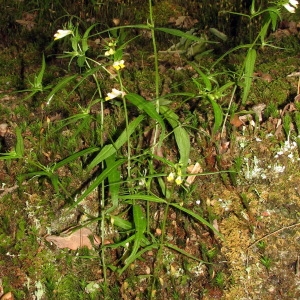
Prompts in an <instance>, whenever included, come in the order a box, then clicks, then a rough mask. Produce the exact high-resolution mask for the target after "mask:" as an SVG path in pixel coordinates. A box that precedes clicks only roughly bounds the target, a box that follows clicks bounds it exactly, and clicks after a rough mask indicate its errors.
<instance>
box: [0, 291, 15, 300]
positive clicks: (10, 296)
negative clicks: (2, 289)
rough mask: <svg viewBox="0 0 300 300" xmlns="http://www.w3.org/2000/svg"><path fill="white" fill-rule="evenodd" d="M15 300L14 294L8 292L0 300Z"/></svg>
mask: <svg viewBox="0 0 300 300" xmlns="http://www.w3.org/2000/svg"><path fill="white" fill-rule="evenodd" d="M14 299H15V298H14V295H13V293H12V292H8V293H6V294H4V295H3V296H2V297H1V298H0V300H14Z"/></svg>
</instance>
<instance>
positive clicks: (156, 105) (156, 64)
mask: <svg viewBox="0 0 300 300" xmlns="http://www.w3.org/2000/svg"><path fill="white" fill-rule="evenodd" d="M149 18H150V23H149V24H148V25H149V27H150V30H151V38H152V44H153V54H154V68H155V98H156V102H155V107H156V111H157V112H158V113H159V84H160V76H159V71H158V55H157V46H156V39H155V30H154V19H153V10H152V1H151V0H149ZM158 134H159V130H158V124H157V123H156V125H155V132H154V139H153V147H152V152H154V150H155V145H156V141H157V138H158Z"/></svg>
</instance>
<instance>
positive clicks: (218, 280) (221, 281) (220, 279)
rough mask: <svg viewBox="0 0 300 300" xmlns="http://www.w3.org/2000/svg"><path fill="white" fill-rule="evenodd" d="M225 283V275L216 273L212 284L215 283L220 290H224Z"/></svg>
mask: <svg viewBox="0 0 300 300" xmlns="http://www.w3.org/2000/svg"><path fill="white" fill-rule="evenodd" d="M225 281H226V277H225V274H224V273H223V272H217V274H216V276H215V278H214V282H215V284H216V286H217V287H219V288H220V289H222V288H224V286H225Z"/></svg>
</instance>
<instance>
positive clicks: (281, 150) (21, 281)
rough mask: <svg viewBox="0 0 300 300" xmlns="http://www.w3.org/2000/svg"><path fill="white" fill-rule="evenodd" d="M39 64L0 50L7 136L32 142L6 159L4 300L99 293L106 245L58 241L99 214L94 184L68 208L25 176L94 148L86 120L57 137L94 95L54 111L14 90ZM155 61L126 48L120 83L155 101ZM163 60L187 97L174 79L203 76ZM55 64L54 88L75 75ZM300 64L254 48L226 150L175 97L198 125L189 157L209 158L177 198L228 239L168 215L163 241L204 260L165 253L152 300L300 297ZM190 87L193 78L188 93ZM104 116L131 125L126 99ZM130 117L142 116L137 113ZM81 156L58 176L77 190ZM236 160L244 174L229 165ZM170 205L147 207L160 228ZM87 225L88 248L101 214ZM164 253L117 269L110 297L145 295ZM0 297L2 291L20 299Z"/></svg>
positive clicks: (1, 210)
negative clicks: (73, 132)
mask: <svg viewBox="0 0 300 300" xmlns="http://www.w3.org/2000/svg"><path fill="white" fill-rule="evenodd" d="M287 48H288V46H287ZM134 51H135V52H134ZM133 53H134V55H133ZM132 57H134V58H132ZM41 59H42V58H41V55H40V53H39V52H38V51H37V50H36V49H35V48H34V45H33V46H30V45H28V46H27V48H26V49H24V52H22V53H21V54H20V52H19V50H18V49H17V48H15V47H13V46H12V47H3V48H1V49H0V66H1V68H0V123H7V124H8V125H9V127H10V129H9V130H10V131H11V132H12V133H15V129H16V128H17V127H18V128H20V129H21V134H22V138H23V141H24V157H23V158H18V159H10V160H4V159H1V157H0V184H1V186H0V294H1V295H8V296H7V297H9V293H12V294H13V296H14V299H103V290H102V285H101V284H102V283H103V281H104V275H103V266H101V267H100V265H99V261H100V260H99V247H100V246H99V242H96V241H94V243H93V246H91V247H90V244H89V242H86V244H85V246H86V247H79V249H77V247H76V245H75V246H74V247H75V248H74V249H72V245H71V243H70V241H69V240H66V239H63V240H59V238H61V237H66V236H67V237H70V235H69V234H66V232H65V230H70V228H73V227H74V226H76V225H78V224H79V223H80V222H82V217H86V215H88V216H93V217H94V218H97V217H98V216H99V211H98V209H99V207H98V204H99V203H98V202H99V200H98V198H97V195H96V192H95V193H91V194H90V195H89V196H88V198H87V199H84V201H82V202H81V205H80V207H76V209H74V210H71V212H70V211H69V210H68V209H66V207H68V204H69V203H68V201H67V200H66V199H65V198H64V196H63V194H61V193H57V191H56V190H55V189H54V188H53V186H52V184H51V181H47V180H43V179H42V178H41V177H42V176H31V177H26V176H25V177H23V178H22V180H20V177H19V176H20V175H22V174H28V173H30V172H37V171H45V172H46V171H47V170H46V167H45V166H49V165H51V164H52V163H53V162H59V161H60V160H62V159H63V158H65V157H67V156H68V155H70V154H72V153H74V152H76V151H80V150H82V149H84V148H87V147H89V146H90V145H91V144H92V142H91V140H92V137H91V136H88V135H89V133H88V131H89V129H90V128H91V127H89V128H87V129H84V132H83V133H82V134H79V136H78V137H77V138H76V139H74V140H73V139H71V138H70V139H69V137H68V134H69V132H68V127H65V128H64V129H63V130H62V131H60V132H61V133H60V134H57V132H58V131H57V130H58V128H59V127H60V125H59V124H60V123H59V122H60V121H61V120H63V119H64V118H66V117H69V116H70V115H71V114H75V113H78V105H77V104H80V105H81V106H84V105H85V104H86V103H87V97H89V95H88V92H86V90H85V89H83V90H81V91H79V92H78V93H77V94H75V95H73V96H72V97H71V98H70V99H68V100H64V98H63V97H65V96H66V95H65V94H62V95H61V99H59V100H55V101H54V100H53V104H51V105H50V107H47V106H46V104H45V101H44V99H45V94H42V95H38V96H37V97H33V98H29V99H25V100H24V98H25V95H28V93H15V92H16V91H17V90H21V89H24V88H28V79H30V78H31V80H33V78H32V74H37V73H38V72H39V70H40V68H41ZM231 59H232V60H233V61H234V60H235V59H238V58H236V57H232V58H231ZM152 60H153V58H152V56H151V55H147V54H145V53H141V51H139V50H138V49H137V48H136V49H131V55H130V59H128V60H127V61H128V62H127V63H128V65H127V66H126V68H127V69H128V70H129V71H127V72H128V73H124V77H126V76H127V75H128V76H127V78H125V79H124V82H125V83H127V86H131V87H134V88H136V90H137V91H138V93H139V94H141V95H142V96H143V97H145V98H146V99H150V98H151V97H153V93H152V92H151V91H153V89H154V86H153V85H151V84H149V80H148V79H149V78H151V76H153V73H152V70H153V69H152ZM159 61H160V72H161V76H162V79H163V80H162V81H163V82H164V86H163V88H165V90H166V91H165V93H167V92H169V93H171V92H175V93H176V92H178V91H179V90H178V83H180V82H185V81H186V80H187V79H188V78H191V77H193V76H194V75H195V72H194V73H193V71H191V67H190V65H189V64H188V63H186V61H185V59H184V58H182V57H180V56H178V55H177V54H168V55H165V56H164V57H163V56H162V57H160V60H159ZM232 63H233V64H234V62H232ZM47 68H48V69H47V71H46V73H45V81H46V82H47V84H51V83H52V82H55V80H57V79H58V78H59V77H60V76H61V77H62V76H64V74H66V72H67V68H66V66H65V64H64V65H63V64H62V62H61V60H55V59H53V58H51V59H49V60H47ZM297 71H299V55H297V53H295V52H293V53H292V55H291V53H290V52H288V51H282V50H278V49H271V48H270V49H264V50H261V51H259V54H258V62H257V64H256V67H255V74H254V76H255V80H254V82H253V85H252V89H251V93H250V95H249V100H248V102H247V104H246V105H245V106H244V107H240V108H239V111H238V113H237V114H236V115H235V116H234V117H233V116H231V117H232V118H231V119H230V120H228V125H227V130H228V132H230V133H228V134H227V139H226V140H225V141H222V143H221V145H222V147H223V149H222V151H221V152H220V153H218V155H217V154H216V153H215V152H216V149H215V147H214V142H215V141H213V142H212V141H211V140H210V138H209V137H208V136H209V130H208V129H207V127H206V128H205V127H204V126H203V124H202V121H203V120H207V119H209V118H207V116H206V115H205V114H206V111H205V109H203V108H201V105H200V104H199V105H198V104H195V100H192V101H191V102H185V103H184V104H183V105H179V104H180V99H179V98H178V96H176V100H175V101H174V103H173V106H174V107H177V110H176V111H177V113H178V115H179V116H180V118H181V119H185V122H186V124H187V125H190V126H191V127H193V128H196V130H193V133H192V135H191V140H192V151H191V156H190V161H191V165H195V164H196V162H198V163H199V164H200V168H201V172H203V176H197V177H196V179H195V181H194V182H193V183H192V188H191V189H190V190H189V192H188V193H184V192H181V191H178V192H176V193H175V194H174V199H175V200H174V201H176V202H177V203H181V200H182V203H184V204H183V205H184V206H185V207H187V208H188V209H190V210H192V211H193V212H194V213H196V214H199V215H201V216H202V217H203V218H204V219H206V220H207V221H208V222H209V223H210V224H213V226H214V228H215V229H216V230H218V231H219V232H220V233H221V234H222V237H220V236H218V235H216V234H215V233H213V232H212V231H211V230H209V229H208V228H207V227H205V226H203V224H200V223H199V222H198V221H197V220H195V219H193V218H191V216H187V215H185V214H184V213H183V212H181V211H178V210H175V209H174V210H173V209H170V210H169V212H168V223H167V231H166V238H167V241H168V242H169V243H172V244H173V245H176V247H178V248H181V249H183V250H184V251H185V253H189V254H191V255H192V256H193V257H198V258H199V261H195V260H193V259H191V258H189V257H187V256H186V255H184V254H182V253H178V251H174V249H171V248H168V247H165V248H163V251H164V253H163V260H162V261H161V264H162V265H163V268H162V269H161V272H160V274H156V276H157V278H158V281H159V284H157V287H156V288H155V289H154V290H155V292H156V296H155V297H156V298H155V299H207V300H209V299H230V300H233V299H239V300H246V299H247V300H248V299H249V300H250V299H252V300H255V299H257V300H258V299H265V300H271V299H295V300H296V299H299V298H300V231H299V225H300V222H299V216H300V186H299V182H300V169H299V165H300V156H299V149H300V148H299V147H300V138H299V130H300V128H299V126H300V122H298V121H297V117H296V116H297V113H298V111H299V109H300V106H299V105H298V104H297V101H299V99H298V100H297V99H296V100H294V99H295V97H296V96H297V95H298V94H299V91H298V79H299V77H297V76H295V77H294V76H291V77H288V75H289V74H292V73H293V72H297ZM130 73H131V74H130ZM26 82H27V83H26ZM86 89H88V88H87V87H86ZM188 89H189V85H187V86H186V87H185V88H184V89H183V92H187V91H188ZM85 93H87V95H86V94H85ZM296 98H297V97H296ZM105 113H106V116H107V123H108V124H114V126H116V127H117V126H118V124H121V123H122V122H123V115H122V111H121V109H120V107H119V106H118V105H109V106H108V107H107V108H106V110H105ZM130 113H132V114H136V112H135V111H134V110H133V112H130ZM209 114H210V116H211V115H212V113H211V112H209ZM287 115H288V116H289V117H286V116H287ZM243 116H244V117H245V116H246V117H245V118H244V119H243V118H242V117H243ZM287 120H288V121H289V122H290V123H289V124H288V125H287V124H286V122H288V121H287ZM208 123H209V122H208ZM78 124H80V122H78ZM228 128H230V129H228ZM109 134H110V132H107V135H109ZM143 134H144V132H142V133H140V135H142V136H143ZM172 147H173V148H172ZM164 153H166V155H167V156H168V159H169V160H172V159H173V160H174V163H175V162H176V156H177V150H176V145H175V144H174V145H167V146H165V149H164ZM31 161H35V162H37V161H39V162H40V164H37V163H35V164H30V162H31ZM80 164H81V163H80V161H78V162H77V161H75V162H72V164H70V165H68V166H64V167H63V168H61V169H58V170H56V174H57V175H58V176H59V178H61V179H62V181H63V182H64V184H65V186H66V187H67V190H68V191H71V192H72V191H73V192H74V191H76V190H77V189H78V187H80V186H82V183H85V181H86V176H87V173H86V171H85V170H82V169H81V170H79V169H80ZM44 167H45V168H44ZM232 167H234V168H235V169H234V170H235V171H238V172H237V173H234V174H233V173H230V172H229V173H228V172H227V171H229V170H232ZM78 170H79V171H78ZM220 171H224V173H220ZM37 175H38V174H37ZM39 175H40V174H39ZM181 197H184V198H183V199H181ZM164 209H165V208H164V207H162V206H160V205H159V204H158V203H151V206H150V210H152V211H155V212H156V213H155V214H153V215H152V217H153V223H155V222H156V221H157V219H158V218H160V215H163V213H164ZM83 211H84V213H83ZM157 223H158V222H157ZM152 226H153V227H152V232H153V235H155V236H156V237H159V234H160V233H159V230H158V227H157V224H152ZM88 228H89V230H90V231H87V233H85V232H84V230H83V229H82V231H81V232H80V234H81V235H80V237H79V238H80V240H81V242H82V240H83V239H84V238H87V235H90V233H91V232H92V233H93V234H96V233H98V232H97V230H98V229H97V228H98V227H97V222H93V223H92V225H91V226H89V227H88ZM114 232H115V231H114V228H113V226H109V227H108V232H107V235H108V239H109V240H114V239H115V236H114ZM49 236H50V237H51V238H49ZM58 240H59V241H60V242H61V243H66V244H64V245H62V244H60V242H57V241H58ZM80 245H81V246H82V244H80ZM87 247H90V249H87ZM123 254H124V253H123V252H121V251H120V250H119V248H118V249H114V248H110V249H108V250H107V256H108V257H109V260H111V261H112V263H111V264H113V261H114V260H116V261H120V262H122V261H121V260H120V257H122V255H123ZM155 255H156V250H155V249H154V250H151V251H147V252H145V253H144V255H143V259H138V260H136V261H135V262H134V264H132V267H130V268H128V269H127V270H126V271H125V272H124V273H122V275H120V276H117V275H116V272H114V271H113V270H112V269H110V270H108V271H107V274H106V276H107V279H106V280H107V281H108V282H109V291H107V290H106V291H105V290H104V292H106V295H107V296H106V298H107V299H150V298H149V290H150V289H149V287H150V286H151V282H152V275H153V274H154V271H155V270H154V269H155V262H154V261H155V259H154V257H155ZM152 292H153V290H152ZM3 297H4V296H2V298H1V297H0V299H13V298H3Z"/></svg>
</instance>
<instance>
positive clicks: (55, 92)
mask: <svg viewBox="0 0 300 300" xmlns="http://www.w3.org/2000/svg"><path fill="white" fill-rule="evenodd" d="M292 4H293V2H292V3H290V5H292ZM95 5H96V4H95ZM294 6H295V4H294ZM148 7H149V20H148V22H147V24H140V25H125V26H114V27H112V28H107V29H105V30H102V29H99V28H100V26H99V24H98V23H95V22H93V24H92V25H91V24H88V25H86V26H82V22H81V21H82V20H81V19H80V18H78V17H71V16H68V18H69V19H68V21H67V22H65V23H64V26H63V28H60V29H58V30H57V32H56V33H55V35H54V40H55V43H57V44H58V45H59V46H58V48H59V49H63V51H62V53H61V54H59V55H58V56H57V57H58V58H59V59H60V63H61V65H60V67H59V68H57V69H55V70H54V72H55V74H56V72H57V75H58V76H57V77H58V78H57V79H56V78H55V76H52V77H51V76H48V78H47V76H46V75H47V67H48V66H47V64H48V62H47V59H48V58H46V57H45V56H43V57H41V61H42V63H41V67H40V70H39V71H38V72H37V74H36V75H33V76H31V77H30V78H29V79H28V83H27V87H26V88H24V89H23V90H22V91H20V92H22V95H24V98H23V101H24V103H29V102H30V101H31V103H30V105H31V106H32V107H36V112H37V114H35V115H34V116H31V120H34V122H33V123H32V124H31V125H30V132H28V126H27V124H26V123H25V122H24V123H23V124H22V125H19V126H15V128H14V130H15V134H16V142H15V145H14V147H13V149H9V151H7V152H5V153H2V154H1V156H0V160H2V161H4V163H5V167H6V169H7V170H9V169H10V168H11V166H12V165H15V166H18V167H17V168H18V172H16V174H13V175H14V177H15V178H17V183H16V189H20V191H26V193H27V194H28V195H29V197H28V200H27V201H26V203H25V206H24V204H23V207H24V209H25V210H26V212H27V217H26V220H25V219H21V220H20V221H19V222H18V223H17V224H16V225H15V227H14V228H11V227H10V224H9V219H11V218H12V217H13V215H11V214H7V215H4V216H3V218H2V219H1V223H0V224H1V225H2V226H1V231H0V236H3V237H4V236H6V238H4V239H3V245H1V248H0V250H1V253H2V254H3V255H5V254H7V253H9V257H18V258H19V259H21V260H22V261H23V263H24V265H26V268H27V271H28V273H30V274H31V277H32V278H30V279H31V280H34V282H35V285H34V287H32V286H30V284H28V286H30V287H29V288H27V289H24V291H22V292H20V294H19V295H17V293H18V292H17V289H16V290H14V292H15V294H16V295H15V296H16V298H19V299H21V298H22V297H24V295H26V296H28V295H29V294H34V295H35V296H36V297H37V298H38V299H42V297H48V298H49V299H50V298H53V297H57V298H60V297H61V298H64V297H65V298H66V297H68V298H76V297H77V298H84V297H88V298H89V299H98V298H99V297H102V296H100V295H103V298H106V299H113V298H116V297H121V295H122V294H128V295H130V296H131V297H140V298H144V299H146V298H147V299H157V298H161V297H163V295H164V291H165V290H168V294H171V293H174V294H177V293H178V294H184V295H188V293H189V291H184V292H183V290H184V288H185V287H186V286H187V283H188V282H191V281H193V280H195V279H197V281H199V277H201V278H203V284H202V286H201V289H202V291H197V292H195V293H196V294H197V296H199V295H203V290H205V289H206V288H207V286H209V284H212V286H213V291H214V292H215V289H217V291H219V292H220V291H222V290H223V289H224V288H225V287H226V285H227V284H228V282H229V280H228V278H229V276H227V273H226V272H223V271H220V270H219V269H218V268H217V267H216V266H215V264H216V263H217V261H218V259H219V258H220V257H221V255H222V254H221V252H220V251H219V249H218V247H217V244H218V243H221V242H222V241H223V240H224V236H223V235H222V234H221V233H220V230H219V228H218V217H217V215H216V214H215V213H213V212H212V207H217V206H218V205H217V204H216V202H210V201H208V200H206V203H205V204H203V205H202V203H201V201H203V200H202V199H197V200H196V201H195V200H194V198H195V197H196V195H195V185H194V181H195V179H196V178H197V177H200V176H203V177H208V176H215V175H216V174H220V177H221V180H222V182H223V183H224V185H226V184H228V182H230V183H231V184H233V185H234V186H238V184H239V183H240V176H239V175H240V174H243V175H244V177H245V178H246V179H247V180H249V181H251V180H253V179H255V177H256V174H257V173H258V172H260V171H261V166H260V165H259V160H258V159H257V158H256V157H255V159H254V160H253V162H252V161H251V159H250V155H249V154H247V155H248V156H247V157H246V158H245V159H246V160H245V161H244V160H243V159H242V152H243V149H244V148H245V144H244V142H243V140H242V139H240V140H239V145H240V149H239V151H240V153H238V154H237V155H236V157H235V158H234V159H233V161H232V162H231V163H230V164H226V163H225V162H224V160H223V158H222V155H223V154H224V153H225V152H226V151H227V150H228V148H229V144H230V142H229V140H230V139H231V137H232V135H233V133H234V132H235V130H236V129H237V128H239V127H241V126H244V125H245V124H246V123H247V122H249V123H250V124H251V126H252V127H253V131H254V132H255V130H256V129H255V126H256V125H255V124H256V123H255V122H257V121H258V122H259V119H260V118H262V112H261V111H260V113H257V111H254V109H253V111H252V110H251V109H249V110H248V111H246V107H247V105H248V103H249V95H251V88H252V85H253V74H254V68H255V64H256V61H257V56H258V54H259V48H260V47H267V46H270V45H269V42H268V40H267V33H268V31H269V30H275V29H276V26H277V23H278V20H279V18H280V15H281V9H282V8H283V3H281V2H278V3H275V4H274V5H272V6H269V7H267V8H265V9H262V8H261V7H256V3H255V1H252V5H251V9H250V15H245V14H241V13H235V14H236V15H240V16H241V17H244V18H248V19H249V21H250V24H252V23H253V22H254V21H255V20H256V19H258V20H261V16H264V19H263V22H262V23H261V25H260V26H261V28H260V31H259V32H258V34H257V35H256V36H255V34H254V33H253V31H251V33H250V36H249V40H250V42H249V43H247V44H244V45H239V46H236V47H233V48H232V49H230V50H228V51H226V53H223V54H221V55H220V56H218V57H215V56H214V59H213V60H212V61H210V60H209V59H211V56H212V50H213V49H214V45H215V44H216V43H215V41H210V40H209V39H208V38H207V36H205V35H197V34H193V32H184V31H182V30H179V29H174V28H165V27H159V28H157V27H155V22H154V19H155V17H154V14H153V11H152V9H153V7H152V2H151V1H150V0H149V5H148ZM286 8H287V9H292V8H293V6H290V7H286ZM231 13H232V12H231ZM255 26H257V25H255ZM133 30H136V31H137V32H138V31H139V32H141V31H142V32H146V33H147V34H148V36H149V41H150V42H151V46H152V49H153V53H152V54H151V56H150V58H149V57H147V59H146V60H145V61H143V63H145V64H147V71H146V70H144V69H143V68H144V67H143V66H137V62H136V61H134V59H133V58H132V57H130V56H129V55H128V53H127V51H128V49H130V47H131V45H132V44H134V43H135V42H136V40H137V39H138V38H139V36H132V31H133ZM158 32H159V33H160V34H163V35H169V36H171V37H172V38H174V37H175V38H178V37H179V38H180V39H181V40H180V42H179V44H180V43H181V44H184V45H185V46H186V45H188V47H186V48H184V49H177V48H174V49H173V48H172V49H173V50H170V51H169V50H168V51H167V53H168V54H171V55H173V54H174V55H178V53H179V52H178V51H180V54H181V55H182V59H184V61H185V63H184V65H183V66H184V67H183V69H184V70H183V71H182V72H181V70H177V69H175V68H174V69H173V70H172V72H168V73H167V72H166V70H165V68H166V67H165V66H164V65H162V64H160V56H159V49H158V43H157V33H158ZM213 32H214V34H215V35H216V37H219V38H221V39H225V37H224V34H222V33H221V32H219V31H218V30H216V29H215V30H213ZM143 38H145V37H143ZM198 46H201V47H200V48H199V47H198ZM202 46H203V47H202ZM147 47H149V45H147ZM196 48H197V49H198V50H197V53H194V52H193V55H187V54H188V53H190V52H191V51H192V50H191V49H196ZM199 49H200V50H199ZM172 51H174V52H172ZM199 51H200V52H199ZM233 53H238V55H239V59H240V61H239V63H238V64H237V65H235V67H234V68H231V69H227V68H226V67H225V68H224V66H223V65H222V63H223V62H224V61H225V60H226V59H227V58H228V57H229V58H230V59H232V57H233V56H232V54H233ZM194 54H197V60H194V61H191V60H192V59H193V58H194V57H195V55H194ZM185 55H186V57H185ZM188 59H190V61H188ZM201 60H205V61H206V62H205V68H204V67H203V66H202V65H201V63H199V61H200V62H201ZM225 65H226V66H227V62H226V63H225ZM176 72H177V73H176ZM162 73H163V74H166V73H167V74H168V75H169V76H170V77H168V78H167V77H166V78H163V76H162ZM186 74H189V75H190V74H191V76H190V77H191V78H190V79H189V76H186ZM53 77H54V78H53ZM145 77H146V78H145ZM49 78H51V79H49ZM137 78H138V82H135V80H136V79H137ZM176 78H179V79H180V78H185V80H188V83H187V84H186V85H184V87H179V85H180V84H181V83H178V82H172V80H174V79H176ZM49 81H51V82H49ZM166 83H167V84H166ZM172 85H173V87H172ZM141 89H142V91H141ZM24 110H26V105H25V107H24ZM239 111H242V112H241V113H239ZM53 112H55V114H53ZM199 112H205V116H204V117H203V116H202V115H201V114H199ZM15 113H16V114H20V115H21V114H23V113H24V112H23V111H22V107H18V108H15ZM239 114H240V115H246V117H245V118H244V119H242V118H240V115H239ZM266 116H267V117H268V118H269V117H270V118H275V117H278V112H277V110H276V107H275V106H274V105H273V104H272V103H271V104H269V105H268V107H267V111H266ZM298 119H299V116H298V114H295V118H294V120H295V124H296V127H297V130H298V129H299V128H298V127H299V126H298V125H299V124H298V123H299V120H298ZM282 122H283V126H282V127H283V130H284V133H285V135H286V139H287V140H288V141H289V140H290V136H291V131H292V129H293V128H292V126H291V124H292V123H293V118H292V117H291V115H289V114H286V115H285V116H282ZM199 124H201V130H202V132H203V137H202V136H201V138H199ZM12 125H14V124H12ZM252 127H249V128H250V129H251V128H252ZM194 141H197V142H199V144H200V147H201V149H206V151H207V149H208V151H207V152H204V151H203V158H202V157H201V158H200V159H199V153H196V154H195V153H193V147H194ZM25 149H26V150H25ZM27 149H31V150H30V151H27ZM204 160H205V162H206V165H207V170H203V168H202V167H201V166H200V162H202V161H204ZM217 170H218V171H217ZM264 174H265V173H264ZM263 179H264V178H263ZM8 194H9V192H8ZM14 197H15V196H12V197H10V198H9V197H8V198H9V201H8V203H10V205H13V202H14V201H17V203H19V202H20V199H14ZM44 197H47V199H50V201H49V202H50V203H49V202H48V201H45V199H44ZM240 198H241V201H242V204H243V206H244V208H245V210H246V211H243V212H242V213H241V215H242V216H243V218H244V219H245V220H249V219H250V218H251V217H252V215H251V208H250V203H251V201H250V200H248V198H247V197H246V195H244V194H242V196H241V197H240ZM218 203H219V207H220V210H222V211H225V212H227V211H230V209H231V208H230V206H231V205H232V202H231V201H223V200H222V199H218ZM200 204H201V206H198V207H197V205H200ZM44 206H45V207H47V213H45V211H43V209H42V208H41V207H44ZM205 208H206V209H205ZM16 214H18V215H19V214H21V212H20V211H17V212H16ZM247 214H248V215H247ZM40 216H43V218H40ZM27 221H29V222H30V224H27ZM41 222H43V223H41ZM57 223H58V224H57ZM251 230H252V228H251ZM188 231H191V233H192V234H191V235H190V236H188V235H186V232H188ZM76 232H77V233H79V235H76ZM200 232H201V233H200ZM252 232H253V231H252ZM12 233H13V234H14V238H13V239H11V238H10V235H11V234H12ZM58 235H59V236H58ZM78 236H79V238H78ZM195 237H197V238H195ZM200 237H201V239H203V241H202V240H201V245H202V246H199V243H200V242H199V241H198V238H199V239H200ZM190 243H193V245H194V247H193V248H192V249H193V250H192V251H191V249H190V248H189V244H190ZM206 244H207V245H208V246H207V245H206ZM30 245H31V246H32V247H33V248H34V252H35V254H36V255H37V256H38V257H39V260H36V261H35V263H34V264H32V265H30V262H27V261H26V259H25V253H26V252H25V250H26V249H27V248H28V247H29V246H30ZM74 245H75V246H74ZM204 245H205V246H204ZM260 246H261V248H263V247H262V246H263V245H260ZM10 249H13V250H12V252H11V250H10ZM208 249H209V250H208ZM48 253H51V254H52V256H51V258H50V259H49V258H48V259H47V255H48ZM7 255H8V254H7ZM178 257H180V260H179V259H178ZM30 259H31V261H34V257H30ZM43 260H45V261H47V262H48V264H47V265H43V263H42V262H43ZM54 260H57V261H59V262H61V267H60V268H56V267H54V263H53V261H54ZM95 262H96V263H95ZM260 262H261V263H262V264H263V265H264V266H265V267H266V269H267V270H268V271H269V270H270V267H271V260H270V259H269V258H268V257H267V256H262V257H261V259H260ZM95 266H96V267H95ZM67 270H68V271H71V272H72V271H74V273H75V272H76V273H77V274H78V276H77V275H76V276H75V275H74V274H72V273H71V274H68V272H67ZM87 270H88V271H87ZM81 272H82V273H81ZM80 274H83V275H82V276H79V275H80ZM124 278H126V280H123V279H124ZM166 282H168V284H167V285H166ZM137 285H140V287H139V289H137V288H136V286H137ZM4 286H5V289H6V290H10V289H11V287H10V286H9V283H6V282H4ZM115 287H120V290H118V288H115ZM173 289H174V290H175V292H172V290H173ZM199 289H200V288H199ZM213 291H210V289H209V288H208V289H207V293H208V294H209V293H213ZM174 297H177V296H174ZM178 297H179V296H178Z"/></svg>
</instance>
